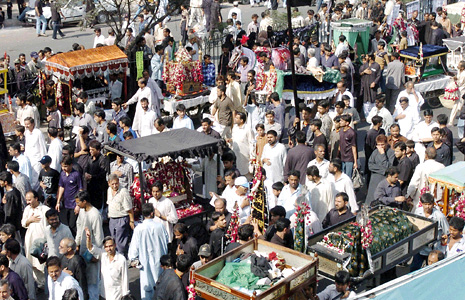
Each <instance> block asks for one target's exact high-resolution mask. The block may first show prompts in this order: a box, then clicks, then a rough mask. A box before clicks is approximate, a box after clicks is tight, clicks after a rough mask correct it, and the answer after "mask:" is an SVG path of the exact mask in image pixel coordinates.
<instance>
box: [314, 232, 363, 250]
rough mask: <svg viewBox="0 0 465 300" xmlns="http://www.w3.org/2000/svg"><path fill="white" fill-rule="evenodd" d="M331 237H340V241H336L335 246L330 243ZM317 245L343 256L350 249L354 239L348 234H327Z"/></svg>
mask: <svg viewBox="0 0 465 300" xmlns="http://www.w3.org/2000/svg"><path fill="white" fill-rule="evenodd" d="M333 236H339V237H341V238H340V239H338V240H339V244H337V245H335V244H333V243H332V242H331V240H332V239H331V238H332V237H333ZM317 244H318V245H321V246H323V247H325V248H328V249H330V250H333V251H336V252H337V253H339V254H344V253H345V252H346V249H347V248H349V247H352V246H353V245H354V237H353V236H352V234H350V233H347V234H344V235H342V233H341V232H338V233H336V232H329V233H328V234H326V235H325V236H324V237H323V240H322V241H321V242H317Z"/></svg>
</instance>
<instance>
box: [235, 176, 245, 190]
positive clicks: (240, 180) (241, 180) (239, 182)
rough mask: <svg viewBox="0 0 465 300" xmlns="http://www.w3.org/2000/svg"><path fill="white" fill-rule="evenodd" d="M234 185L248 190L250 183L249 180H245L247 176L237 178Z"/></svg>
mask: <svg viewBox="0 0 465 300" xmlns="http://www.w3.org/2000/svg"><path fill="white" fill-rule="evenodd" d="M234 185H238V186H243V187H245V188H247V189H248V188H249V181H247V178H245V176H240V177H237V178H236V180H235V181H234Z"/></svg>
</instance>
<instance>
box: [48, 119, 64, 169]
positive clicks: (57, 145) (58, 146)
mask: <svg viewBox="0 0 465 300" xmlns="http://www.w3.org/2000/svg"><path fill="white" fill-rule="evenodd" d="M57 134H58V130H57V129H56V128H49V129H48V137H49V138H50V140H51V142H50V146H49V147H48V152H47V155H48V156H50V158H51V159H52V163H51V164H50V168H52V169H54V170H57V171H58V172H61V160H62V158H63V155H62V150H63V142H62V141H61V140H60V139H59V138H58V137H57Z"/></svg>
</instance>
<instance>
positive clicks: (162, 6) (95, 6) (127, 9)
mask: <svg viewBox="0 0 465 300" xmlns="http://www.w3.org/2000/svg"><path fill="white" fill-rule="evenodd" d="M86 1H87V2H86V20H87V22H88V23H91V24H95V23H97V22H98V23H106V24H107V25H108V26H110V28H111V29H113V31H114V32H115V35H116V40H115V44H119V43H120V42H121V41H122V40H123V38H124V35H125V33H126V30H127V29H128V28H129V27H130V24H131V23H132V22H134V19H135V18H136V15H134V16H132V15H133V14H140V13H142V9H147V10H148V12H149V13H150V14H151V15H152V18H150V19H149V20H148V21H147V23H146V24H145V27H144V29H143V30H141V31H140V32H139V33H138V34H137V36H136V38H135V39H134V40H133V41H132V43H131V44H130V46H129V47H128V49H127V52H128V53H129V52H131V50H132V49H133V48H134V47H135V45H136V42H138V41H139V40H140V38H141V37H143V36H144V34H145V33H146V32H150V31H152V30H153V29H154V28H155V26H156V25H157V24H159V23H161V22H164V21H165V20H166V19H167V18H168V19H169V18H170V16H171V15H173V14H175V13H176V11H178V10H179V9H180V7H181V5H182V4H186V3H188V2H187V0H169V3H168V0H160V1H159V0H155V1H154V2H150V1H148V0H86ZM126 15H127V16H129V22H125V19H124V17H125V16H126Z"/></svg>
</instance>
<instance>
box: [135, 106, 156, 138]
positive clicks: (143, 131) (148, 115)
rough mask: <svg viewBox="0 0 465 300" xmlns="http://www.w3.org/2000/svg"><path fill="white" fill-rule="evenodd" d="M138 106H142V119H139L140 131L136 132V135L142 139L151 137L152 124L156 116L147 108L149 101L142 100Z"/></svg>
mask: <svg viewBox="0 0 465 300" xmlns="http://www.w3.org/2000/svg"><path fill="white" fill-rule="evenodd" d="M140 104H141V106H142V114H141V117H142V118H141V119H140V129H139V131H137V135H138V136H140V137H144V136H148V135H151V134H152V131H153V130H154V129H155V127H154V122H155V120H156V119H157V114H156V113H155V112H154V111H153V110H152V108H150V107H149V101H148V100H147V99H146V98H142V99H141V100H140Z"/></svg>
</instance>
